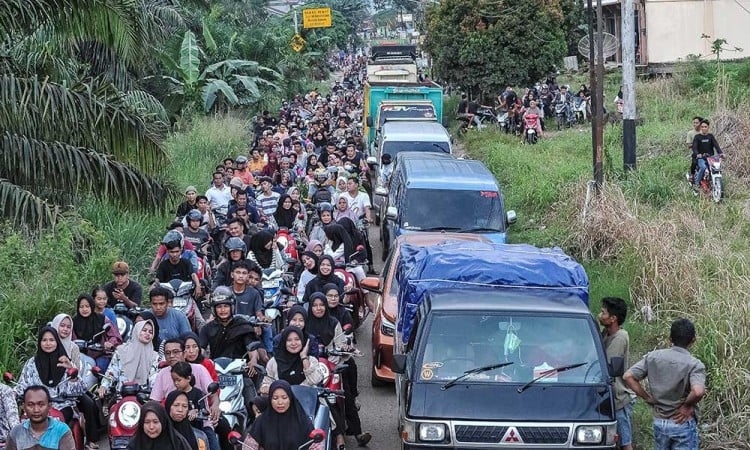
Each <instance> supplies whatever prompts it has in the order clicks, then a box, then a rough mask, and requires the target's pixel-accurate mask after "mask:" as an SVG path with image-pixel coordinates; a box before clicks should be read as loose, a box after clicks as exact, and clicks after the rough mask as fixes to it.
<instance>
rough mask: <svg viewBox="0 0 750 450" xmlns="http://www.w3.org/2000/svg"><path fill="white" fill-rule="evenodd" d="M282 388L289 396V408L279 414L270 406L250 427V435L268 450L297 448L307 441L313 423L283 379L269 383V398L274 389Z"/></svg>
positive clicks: (290, 387) (291, 449)
mask: <svg viewBox="0 0 750 450" xmlns="http://www.w3.org/2000/svg"><path fill="white" fill-rule="evenodd" d="M278 389H282V390H283V391H284V392H286V395H287V396H289V408H288V409H287V410H286V411H285V412H284V413H281V414H279V413H278V412H276V410H275V409H273V406H270V407H269V408H268V409H267V410H266V411H265V412H264V413H263V414H261V415H260V417H258V419H256V421H255V423H253V426H252V428H250V435H251V436H252V437H253V439H255V441H256V442H258V444H259V445H260V446H261V447H262V448H265V449H269V450H297V449H298V448H299V446H300V445H302V444H304V443H305V442H307V441H308V439H309V435H310V432H311V431H312V430H313V424H312V422H311V421H310V418H309V417H307V414H306V413H305V410H304V409H302V405H300V404H299V402H298V401H297V399H296V398H295V397H294V394H293V393H292V386H291V385H290V384H289V383H288V382H286V381H284V380H276V381H274V382H273V383H271V388H270V389H269V390H268V393H269V398H271V397H273V393H274V392H276V390H278Z"/></svg>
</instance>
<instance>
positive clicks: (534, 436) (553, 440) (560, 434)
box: [518, 427, 570, 444]
mask: <svg viewBox="0 0 750 450" xmlns="http://www.w3.org/2000/svg"><path fill="white" fill-rule="evenodd" d="M569 432H570V429H569V428H568V427H518V433H519V434H520V435H521V438H522V439H523V441H524V442H525V443H527V444H564V443H566V442H567V441H568V433H569Z"/></svg>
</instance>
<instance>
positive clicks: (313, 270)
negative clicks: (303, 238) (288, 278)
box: [302, 251, 320, 275]
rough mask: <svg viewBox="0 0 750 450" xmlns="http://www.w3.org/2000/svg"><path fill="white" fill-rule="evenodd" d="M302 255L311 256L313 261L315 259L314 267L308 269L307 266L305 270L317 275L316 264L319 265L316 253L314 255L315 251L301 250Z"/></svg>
mask: <svg viewBox="0 0 750 450" xmlns="http://www.w3.org/2000/svg"><path fill="white" fill-rule="evenodd" d="M302 256H307V257H309V258H311V259H312V260H313V261H315V267H313V268H312V269H308V268H307V267H305V270H307V271H308V272H310V273H311V274H313V275H317V274H318V266H319V265H320V260H319V259H318V255H316V254H315V252H311V251H304V252H302Z"/></svg>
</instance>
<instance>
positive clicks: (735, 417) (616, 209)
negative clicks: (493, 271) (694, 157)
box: [464, 74, 750, 448]
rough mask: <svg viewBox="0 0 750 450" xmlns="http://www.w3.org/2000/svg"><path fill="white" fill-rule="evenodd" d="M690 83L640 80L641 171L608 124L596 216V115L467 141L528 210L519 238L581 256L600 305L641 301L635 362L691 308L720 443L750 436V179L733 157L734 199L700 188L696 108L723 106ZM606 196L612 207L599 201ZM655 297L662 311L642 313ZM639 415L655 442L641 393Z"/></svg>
mask: <svg viewBox="0 0 750 450" xmlns="http://www.w3.org/2000/svg"><path fill="white" fill-rule="evenodd" d="M618 77H619V76H618V75H616V74H614V75H611V76H610V80H609V81H608V83H607V86H608V87H607V89H608V91H607V92H609V90H611V89H613V88H614V89H615V90H614V92H616V89H617V84H618V83H619V79H618ZM579 81H580V80H579ZM569 84H571V85H573V86H578V85H579V84H580V83H579V82H577V81H576V80H572V81H569ZM684 89H685V88H684V81H683V80H682V79H676V80H655V81H650V82H639V84H638V86H637V92H638V96H639V100H638V105H639V108H638V111H639V116H640V117H641V118H642V119H643V125H641V126H639V127H638V129H637V134H638V136H637V146H638V148H637V154H638V170H637V171H636V172H630V173H625V172H624V171H623V168H622V136H621V133H622V131H621V130H622V129H621V127H619V126H612V125H607V126H606V128H605V136H604V147H605V148H604V154H605V161H604V166H605V178H606V184H607V189H606V190H605V194H604V197H603V200H602V201H603V203H602V204H601V206H597V205H598V204H597V203H594V204H592V205H591V206H590V207H589V216H587V217H588V218H587V221H586V223H585V224H584V222H583V221H582V216H581V210H582V205H583V198H584V192H585V185H586V182H587V181H588V180H590V179H591V178H592V150H591V137H590V127H589V126H588V125H587V126H585V127H580V129H571V130H565V131H563V132H560V133H557V132H555V133H550V134H549V135H548V136H547V138H546V139H544V140H542V141H540V143H539V144H537V145H534V146H529V145H522V144H521V143H520V142H519V140H518V139H517V138H514V137H511V136H506V135H503V134H500V133H498V132H496V131H494V130H485V131H482V132H470V133H468V134H467V135H466V136H465V138H464V143H465V145H466V147H467V151H468V153H469V154H470V155H472V156H474V157H476V158H479V159H482V160H483V161H484V162H485V163H486V164H487V166H488V167H489V168H490V170H491V171H492V172H493V173H494V174H495V175H496V177H497V179H498V181H499V183H500V184H501V186H502V189H503V193H504V195H505V198H506V207H507V208H508V209H515V210H516V212H517V215H518V222H517V223H516V224H515V225H514V226H513V228H512V229H511V233H510V234H509V240H510V241H511V242H525V243H531V244H534V245H537V246H544V247H548V246H560V247H562V248H563V249H564V250H565V251H567V252H568V253H570V254H572V255H573V256H575V257H577V258H578V259H579V261H581V263H582V264H583V265H584V267H585V269H586V271H587V273H588V275H589V279H590V294H591V304H590V307H591V311H592V313H593V314H598V312H599V308H600V299H601V298H602V297H604V296H619V297H622V298H625V299H626V300H627V301H628V302H629V305H630V312H629V318H628V320H627V322H626V325H625V328H626V329H627V330H628V332H629V333H630V337H631V355H630V356H631V363H634V362H635V361H637V360H638V359H639V358H640V357H641V355H643V354H644V353H645V352H647V351H650V350H652V349H654V348H658V347H665V346H667V345H668V333H669V324H670V323H671V321H672V320H673V319H675V318H677V317H688V318H690V319H692V320H693V321H694V322H695V323H696V328H697V331H698V343H697V344H696V345H695V347H694V348H692V351H693V353H694V354H695V355H696V356H697V357H699V358H700V359H701V360H702V361H703V362H704V363H705V364H706V367H707V371H708V375H709V386H708V391H709V395H708V396H707V398H706V399H705V400H704V401H703V404H702V406H703V408H704V413H703V417H702V422H703V428H702V440H703V441H704V442H705V443H707V444H710V445H711V446H712V448H739V447H740V444H739V443H742V442H747V441H749V440H750V427H748V426H744V425H743V426H741V427H740V426H736V424H739V423H743V424H744V423H747V422H748V420H747V419H748V417H747V415H748V411H747V408H746V406H743V405H747V404H748V401H749V400H750V389H749V388H748V387H747V382H746V378H745V377H747V376H748V375H749V374H748V371H747V367H746V361H749V360H750V342H749V341H750V338H749V337H748V334H750V333H749V332H748V331H746V328H749V327H750V314H749V311H748V310H750V304H748V302H747V300H746V298H747V294H746V293H747V292H748V289H750V264H748V261H749V260H748V258H749V257H750V246H748V236H750V226H748V225H747V219H748V218H749V217H750V210H748V209H747V206H746V199H747V198H748V196H750V188H749V187H748V185H747V184H746V181H745V180H744V179H742V178H741V177H739V176H738V175H737V174H733V173H732V172H731V166H730V168H729V170H728V171H727V175H726V177H727V178H728V181H729V183H730V184H729V186H730V188H729V192H728V196H727V198H726V199H725V201H724V202H722V203H721V204H719V205H714V204H712V203H711V202H709V201H708V200H706V199H702V198H699V199H696V198H694V197H693V196H692V195H691V193H690V191H689V188H688V187H687V184H686V183H685V182H684V173H685V171H686V170H687V167H688V165H689V159H688V157H687V155H688V152H687V149H686V148H685V144H684V135H685V132H686V131H687V129H688V128H689V126H690V120H691V119H692V117H693V116H694V115H701V116H705V117H710V116H711V114H712V113H713V111H712V110H711V109H710V108H709V107H707V105H713V104H714V103H713V102H712V101H710V100H711V98H710V96H709V94H707V93H702V92H697V93H694V94H692V95H691V94H689V95H685V93H684ZM608 98H612V97H610V96H608ZM610 102H611V100H610ZM742 150H743V149H732V151H733V152H739V151H742ZM745 151H746V150H745ZM600 208H605V209H601V211H603V212H600V213H597V211H598V210H599V209H600ZM606 208H609V209H606ZM592 245H593V246H592ZM647 304H648V305H650V306H651V307H652V311H653V313H654V316H655V320H654V321H653V322H647V321H645V320H644V314H642V313H641V307H643V306H644V305H647ZM739 361H744V363H739ZM743 364H744V365H743ZM634 417H635V424H636V425H635V443H636V445H637V448H645V447H648V446H649V444H650V442H651V412H650V410H649V408H648V407H646V406H645V405H644V404H643V403H641V402H639V403H638V405H637V407H636V410H635V413H634Z"/></svg>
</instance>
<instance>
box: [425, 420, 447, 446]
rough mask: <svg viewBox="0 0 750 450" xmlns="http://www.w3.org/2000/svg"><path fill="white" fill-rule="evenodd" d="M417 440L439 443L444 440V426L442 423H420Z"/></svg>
mask: <svg viewBox="0 0 750 450" xmlns="http://www.w3.org/2000/svg"><path fill="white" fill-rule="evenodd" d="M419 440H420V441H427V442H440V441H444V440H445V424H442V423H420V424H419Z"/></svg>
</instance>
